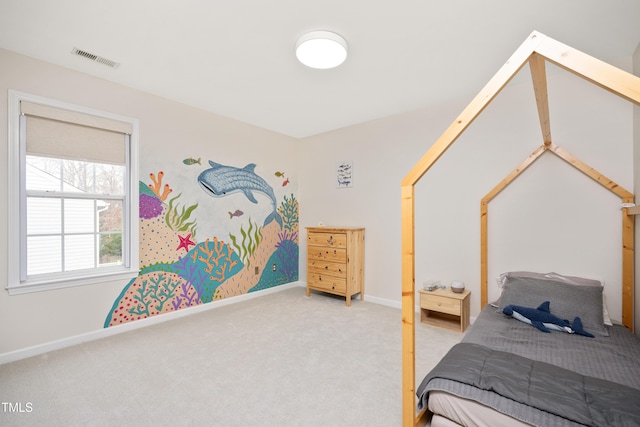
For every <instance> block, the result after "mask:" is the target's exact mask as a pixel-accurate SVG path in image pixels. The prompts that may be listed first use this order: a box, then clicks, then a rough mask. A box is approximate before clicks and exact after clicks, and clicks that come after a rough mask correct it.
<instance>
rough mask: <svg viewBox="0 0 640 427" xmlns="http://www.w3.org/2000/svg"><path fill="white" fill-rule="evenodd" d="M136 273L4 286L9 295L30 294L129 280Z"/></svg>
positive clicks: (128, 272)
mask: <svg viewBox="0 0 640 427" xmlns="http://www.w3.org/2000/svg"><path fill="white" fill-rule="evenodd" d="M137 275H138V271H137V270H136V271H132V270H127V271H122V270H121V271H118V272H109V273H104V274H100V275H92V276H83V277H69V278H61V279H57V280H55V281H54V280H46V281H45V280H41V281H32V282H29V283H21V284H18V285H10V286H7V287H6V290H7V291H8V292H9V295H22V294H30V293H34V292H43V291H52V290H56V289H65V288H72V287H76V286H84V285H95V284H98V283H106V282H113V281H119V280H122V281H124V280H126V281H127V282H129V281H130V280H131V279H133V278H135V277H136V276H137Z"/></svg>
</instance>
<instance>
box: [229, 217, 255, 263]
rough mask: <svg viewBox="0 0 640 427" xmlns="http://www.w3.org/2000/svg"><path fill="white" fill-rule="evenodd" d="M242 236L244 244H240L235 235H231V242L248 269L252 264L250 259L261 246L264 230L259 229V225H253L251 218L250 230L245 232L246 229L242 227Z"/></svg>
mask: <svg viewBox="0 0 640 427" xmlns="http://www.w3.org/2000/svg"><path fill="white" fill-rule="evenodd" d="M240 234H242V242H241V243H240V244H238V239H237V237H236V236H234V235H233V234H229V237H230V238H231V241H232V242H233V247H234V248H236V252H237V253H238V255H239V256H240V259H241V260H242V262H243V263H244V264H245V266H246V267H247V268H249V264H250V263H251V261H250V259H251V256H252V255H253V253H254V252H255V251H256V248H257V247H258V245H259V244H260V241H261V240H262V229H261V227H258V224H257V223H256V224H255V229H254V224H253V223H251V218H249V228H248V230H247V231H244V227H243V226H241V227H240Z"/></svg>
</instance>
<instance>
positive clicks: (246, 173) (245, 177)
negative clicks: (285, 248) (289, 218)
mask: <svg viewBox="0 0 640 427" xmlns="http://www.w3.org/2000/svg"><path fill="white" fill-rule="evenodd" d="M209 165H210V166H211V168H210V169H207V170H205V171H204V172H202V173H201V174H200V175H199V176H198V184H200V187H201V188H202V189H203V190H204V192H205V193H207V194H208V195H210V196H211V197H225V196H228V195H229V194H233V193H237V192H241V193H243V194H244V195H245V196H246V197H247V199H249V201H251V203H258V201H257V200H256V198H255V196H254V195H253V192H254V191H257V192H260V193H262V194H264V195H265V196H267V197H268V198H269V199H271V204H272V205H273V211H272V212H271V213H270V214H269V215H268V216H267V218H265V220H264V225H267V224H269V223H270V222H271V221H276V222H277V223H278V224H279V225H280V227H282V218H280V215H278V211H277V207H276V196H275V194H274V193H273V188H271V187H270V186H269V184H267V182H266V181H265V180H264V179H262V178H261V177H260V176H258V175H257V174H256V173H255V168H256V165H255V163H250V164H248V165H246V166H245V167H243V168H236V167H233V166H225V165H221V164H219V163H215V162H212V161H211V160H209Z"/></svg>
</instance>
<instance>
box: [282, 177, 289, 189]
mask: <svg viewBox="0 0 640 427" xmlns="http://www.w3.org/2000/svg"><path fill="white" fill-rule="evenodd" d="M288 183H289V178H287V179H285V180H284V182H283V183H282V186H283V187H285V186H286V185H287V184H288Z"/></svg>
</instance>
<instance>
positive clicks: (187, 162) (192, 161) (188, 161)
mask: <svg viewBox="0 0 640 427" xmlns="http://www.w3.org/2000/svg"><path fill="white" fill-rule="evenodd" d="M200 160H202V157H198V159H197V160H196V159H194V158H193V157H189V158H188V159H184V160H183V161H182V163H184V164H185V165H188V166H191V165H195V164H196V163H197V164H199V165H201V164H202V162H201V161H200Z"/></svg>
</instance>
